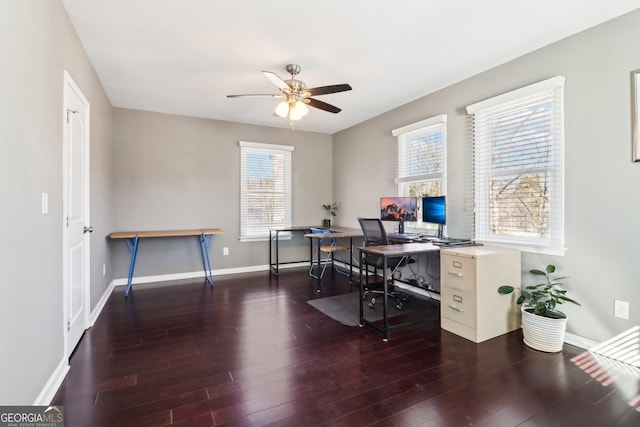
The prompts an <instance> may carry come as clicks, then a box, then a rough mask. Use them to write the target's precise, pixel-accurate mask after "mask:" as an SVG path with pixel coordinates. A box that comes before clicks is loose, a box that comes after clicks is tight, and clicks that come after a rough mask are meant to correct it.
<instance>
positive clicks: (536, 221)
mask: <svg viewBox="0 0 640 427" xmlns="http://www.w3.org/2000/svg"><path fill="white" fill-rule="evenodd" d="M563 92H564V77H555V78H552V79H549V80H545V81H543V82H540V83H537V84H534V85H531V86H527V87H525V88H522V89H519V90H516V91H513V92H509V93H507V94H504V95H500V96H497V97H495V98H491V99H489V100H485V101H482V102H479V103H477V104H474V105H470V106H468V107H467V111H468V112H469V113H470V114H472V115H473V116H472V118H473V140H474V197H475V239H476V240H477V241H481V242H482V241H483V242H489V243H491V242H493V243H504V244H515V245H518V246H520V247H522V248H523V249H524V250H530V251H535V252H541V253H551V254H556V255H560V254H562V253H563V248H564V195H563V190H564V167H563V164H564V159H563V154H564V152H563V151H564V125H563V117H564V112H563V97H564V94H563Z"/></svg>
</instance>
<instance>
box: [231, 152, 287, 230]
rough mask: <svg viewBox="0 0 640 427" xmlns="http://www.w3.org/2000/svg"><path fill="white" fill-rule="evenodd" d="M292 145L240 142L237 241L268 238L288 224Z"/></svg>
mask: <svg viewBox="0 0 640 427" xmlns="http://www.w3.org/2000/svg"><path fill="white" fill-rule="evenodd" d="M292 151H293V147H291V146H285V145H273V144H260V143H255V142H246V141H240V240H241V241H251V240H263V239H268V238H269V228H272V227H290V226H291V152H292Z"/></svg>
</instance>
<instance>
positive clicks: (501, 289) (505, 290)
mask: <svg viewBox="0 0 640 427" xmlns="http://www.w3.org/2000/svg"><path fill="white" fill-rule="evenodd" d="M514 289H515V288H514V287H513V286H509V285H505V286H500V287H499V288H498V293H499V294H502V295H506V294H510V293H511V292H513V290H514Z"/></svg>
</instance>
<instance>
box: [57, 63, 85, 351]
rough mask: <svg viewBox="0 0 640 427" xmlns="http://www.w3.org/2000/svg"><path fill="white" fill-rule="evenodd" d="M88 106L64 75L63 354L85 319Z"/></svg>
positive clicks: (79, 333) (75, 341)
mask: <svg viewBox="0 0 640 427" xmlns="http://www.w3.org/2000/svg"><path fill="white" fill-rule="evenodd" d="M89 113H90V111H89V103H88V102H87V100H86V98H85V97H84V96H83V95H82V92H80V89H78V87H77V86H76V84H75V83H74V82H73V80H72V79H71V76H70V75H69V74H68V73H67V72H66V71H65V74H64V110H63V114H64V117H63V120H64V136H63V137H64V142H63V156H64V158H63V185H64V188H63V195H62V197H63V220H64V224H63V230H64V231H63V236H64V237H63V245H64V248H63V263H64V265H63V275H64V284H63V287H64V291H63V292H64V299H63V310H64V316H65V318H64V330H65V352H66V356H67V357H69V356H70V355H71V353H72V352H73V349H74V348H75V347H76V345H77V344H78V341H80V338H81V337H82V333H83V332H84V330H85V329H86V328H87V326H88V323H89V322H88V319H89V302H88V301H89V299H88V295H89V278H90V274H89V273H90V271H89V244H90V238H89V236H90V232H91V231H92V228H91V226H90V222H89Z"/></svg>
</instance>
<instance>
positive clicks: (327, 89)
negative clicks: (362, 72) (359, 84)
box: [306, 83, 351, 96]
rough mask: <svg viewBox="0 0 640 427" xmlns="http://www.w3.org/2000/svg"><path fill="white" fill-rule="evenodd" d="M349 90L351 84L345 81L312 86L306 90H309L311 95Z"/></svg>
mask: <svg viewBox="0 0 640 427" xmlns="http://www.w3.org/2000/svg"><path fill="white" fill-rule="evenodd" d="M347 90H351V86H349V85H348V84H346V83H345V84H341V85H331V86H318V87H312V88H311V89H307V90H306V92H309V95H310V96H315V95H326V94H329V93H337V92H345V91H347Z"/></svg>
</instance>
